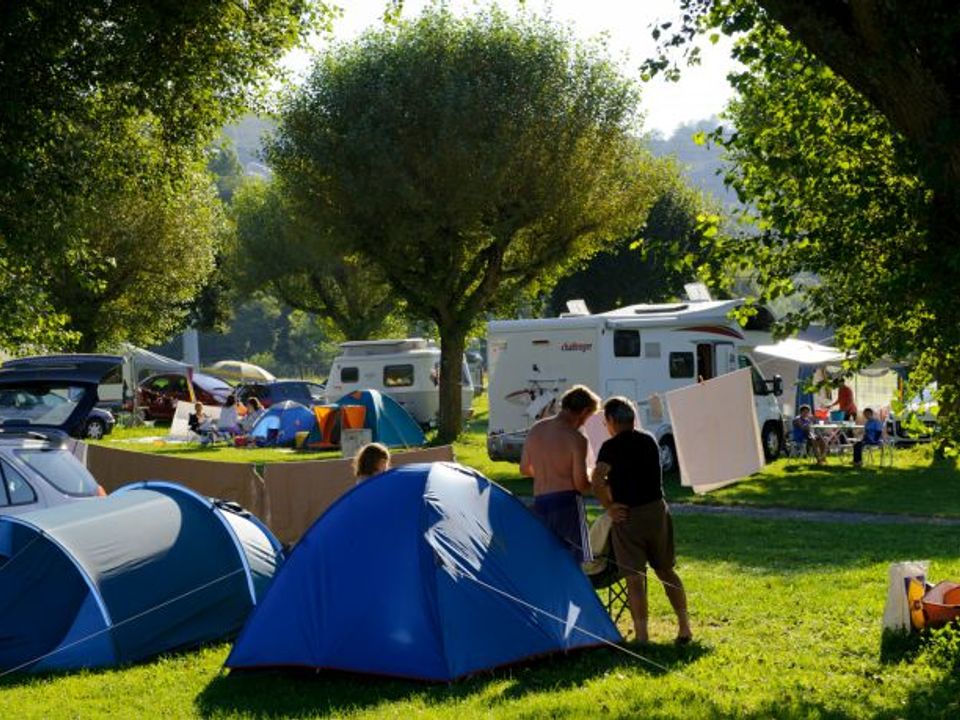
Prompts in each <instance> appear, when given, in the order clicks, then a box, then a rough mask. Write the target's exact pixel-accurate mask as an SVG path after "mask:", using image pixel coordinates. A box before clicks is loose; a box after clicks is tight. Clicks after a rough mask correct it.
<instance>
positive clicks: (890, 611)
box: [883, 560, 930, 631]
mask: <svg viewBox="0 0 960 720" xmlns="http://www.w3.org/2000/svg"><path fill="white" fill-rule="evenodd" d="M929 565H930V563H929V562H928V561H926V560H911V561H909V562H898V563H893V564H892V565H890V583H889V585H888V587H887V605H886V607H885V608H884V609H883V629H884V630H898V631H909V630H910V628H911V625H910V603H909V601H908V600H907V583H908V582H909V581H910V580H911V578H916V579H917V580H919V581H920V582H921V583H925V582H926V581H927V568H928V567H929Z"/></svg>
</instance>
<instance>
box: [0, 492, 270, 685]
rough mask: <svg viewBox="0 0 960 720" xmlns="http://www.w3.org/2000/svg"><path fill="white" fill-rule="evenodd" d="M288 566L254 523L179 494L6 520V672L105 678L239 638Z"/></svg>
mask: <svg viewBox="0 0 960 720" xmlns="http://www.w3.org/2000/svg"><path fill="white" fill-rule="evenodd" d="M282 558H283V554H282V550H281V548H280V544H279V543H278V542H277V540H276V538H275V537H274V536H273V535H272V534H271V532H270V531H269V530H268V529H267V528H266V527H265V526H264V525H263V524H262V523H260V521H259V520H257V519H256V518H255V517H253V516H251V515H249V514H247V513H244V512H242V511H239V510H238V509H234V508H231V507H230V506H225V505H223V504H220V503H215V502H213V501H211V500H209V499H207V498H204V497H201V496H200V495H197V494H196V493H194V492H193V491H192V490H189V489H187V488H185V487H182V486H180V485H174V484H172V483H163V482H146V483H137V484H135V485H129V486H126V487H123V488H121V489H120V490H118V491H116V492H115V493H114V494H112V495H110V496H109V497H106V498H102V499H94V500H88V501H84V502H76V503H72V504H69V505H62V506H59V507H56V508H51V509H47V510H39V511H37V512H32V513H27V514H24V515H20V516H9V517H0V671H10V670H29V671H42V670H55V669H56V670H62V669H74V668H83V667H104V666H110V665H116V664H119V663H125V662H134V661H137V660H142V659H144V658H148V657H151V656H153V655H156V654H158V653H161V652H165V651H168V650H173V649H176V648H183V647H189V646H194V645H197V644H199V643H202V642H208V641H212V640H218V639H222V638H225V637H230V636H232V635H234V634H236V633H237V631H238V630H240V628H241V627H242V625H243V623H244V621H245V620H246V619H247V616H248V614H249V613H250V610H251V609H252V608H253V606H254V605H255V604H256V603H257V601H258V599H259V598H260V597H262V595H263V593H264V592H265V590H266V587H267V586H268V585H269V583H270V581H271V580H272V578H273V575H274V573H275V572H276V570H277V568H278V567H279V565H280V563H281V562H282Z"/></svg>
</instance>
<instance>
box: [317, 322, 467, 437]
mask: <svg viewBox="0 0 960 720" xmlns="http://www.w3.org/2000/svg"><path fill="white" fill-rule="evenodd" d="M439 379H440V348H439V347H437V346H436V345H435V344H434V343H433V342H431V341H429V340H424V339H423V338H405V339H402V340H354V341H351V342H345V343H341V344H340V355H339V356H337V359H336V360H334V361H333V365H332V367H331V368H330V377H329V378H328V379H327V400H328V402H336V401H337V399H338V398H340V397H343V396H344V395H346V394H347V393H349V392H353V391H354V390H368V389H369V390H379V391H380V392H382V393H383V394H384V395H389V396H390V397H391V398H393V399H394V400H396V401H397V402H398V403H400V405H402V406H403V408H404V409H405V410H406V411H407V412H408V413H410V415H411V416H413V419H414V420H416V421H417V422H418V423H420V424H422V425H430V424H433V423H435V422H436V420H437V413H438V412H439V410H440V387H439ZM460 381H461V383H462V387H461V392H462V400H461V402H462V403H463V414H464V417H470V414H471V410H470V404H471V402H472V401H473V381H472V380H471V378H470V371H469V369H468V368H467V362H466V359H464V360H463V362H462V366H461V371H460Z"/></svg>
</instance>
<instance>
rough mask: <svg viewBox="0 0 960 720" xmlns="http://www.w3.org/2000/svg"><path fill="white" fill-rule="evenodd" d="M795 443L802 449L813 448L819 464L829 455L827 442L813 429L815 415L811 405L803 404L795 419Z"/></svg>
mask: <svg viewBox="0 0 960 720" xmlns="http://www.w3.org/2000/svg"><path fill="white" fill-rule="evenodd" d="M793 444H794V445H795V446H796V447H797V448H798V449H800V450H801V451H803V450H806V448H807V447H809V448H811V449H812V450H813V456H814V457H815V458H816V459H817V464H818V465H822V464H823V462H824V459H825V458H826V455H827V443H826V441H825V440H824V439H823V438H822V437H820V436H819V435H817V434H816V433H815V432H814V431H813V415H812V414H811V412H810V406H809V405H801V406H800V414H799V415H797V416H796V417H795V418H794V419H793Z"/></svg>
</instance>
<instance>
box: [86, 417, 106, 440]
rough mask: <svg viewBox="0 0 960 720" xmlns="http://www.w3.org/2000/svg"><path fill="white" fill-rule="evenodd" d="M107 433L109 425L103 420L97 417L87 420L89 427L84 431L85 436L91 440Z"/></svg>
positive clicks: (100, 437)
mask: <svg viewBox="0 0 960 720" xmlns="http://www.w3.org/2000/svg"><path fill="white" fill-rule="evenodd" d="M106 434H107V426H106V425H105V424H104V422H103V420H98V419H97V418H93V419H92V420H87V427H86V429H85V430H84V433H83V435H84V437H87V438H90V439H91V440H100V439H102V438H103V436H104V435H106Z"/></svg>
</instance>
